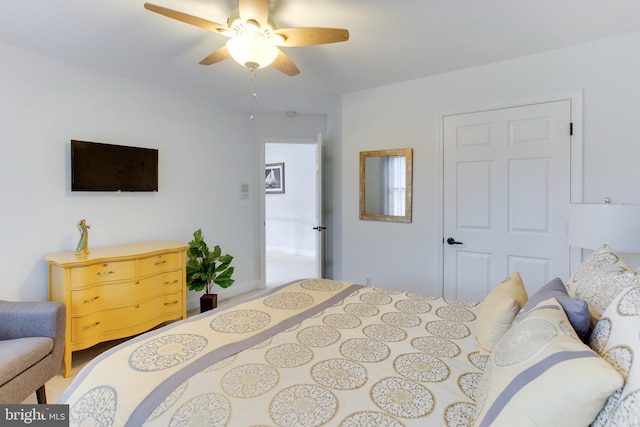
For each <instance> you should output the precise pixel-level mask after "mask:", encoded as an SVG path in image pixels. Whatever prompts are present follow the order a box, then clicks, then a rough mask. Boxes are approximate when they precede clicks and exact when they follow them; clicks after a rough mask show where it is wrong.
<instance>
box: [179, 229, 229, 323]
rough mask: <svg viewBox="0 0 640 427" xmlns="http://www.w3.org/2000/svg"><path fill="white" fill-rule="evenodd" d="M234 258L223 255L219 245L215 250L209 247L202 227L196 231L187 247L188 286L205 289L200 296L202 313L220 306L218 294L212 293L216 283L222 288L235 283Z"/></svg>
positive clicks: (199, 289) (191, 288)
mask: <svg viewBox="0 0 640 427" xmlns="http://www.w3.org/2000/svg"><path fill="white" fill-rule="evenodd" d="M232 260H233V257H232V256H231V255H229V254H225V255H222V250H221V249H220V246H218V245H216V246H215V247H214V248H213V251H212V250H210V249H209V246H207V243H206V242H205V241H204V238H203V237H202V229H198V230H196V231H194V233H193V240H192V241H190V242H189V249H187V288H189V290H190V291H201V290H203V289H204V294H203V295H202V296H201V297H200V312H201V313H203V312H205V311H208V310H212V309H214V308H216V307H217V306H218V294H214V293H211V291H212V288H213V285H214V284H216V285H218V286H220V287H221V288H228V287H229V286H231V285H233V282H234V280H233V279H232V278H231V276H232V275H233V271H234V267H232V266H231V261H232Z"/></svg>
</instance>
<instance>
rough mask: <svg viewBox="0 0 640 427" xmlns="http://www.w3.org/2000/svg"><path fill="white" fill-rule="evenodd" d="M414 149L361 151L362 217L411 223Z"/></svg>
mask: <svg viewBox="0 0 640 427" xmlns="http://www.w3.org/2000/svg"><path fill="white" fill-rule="evenodd" d="M412 175H413V150H412V149H411V148H402V149H397V150H379V151H361V152H360V219H371V220H378V221H399V222H411V193H412Z"/></svg>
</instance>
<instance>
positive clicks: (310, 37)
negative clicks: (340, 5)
mask: <svg viewBox="0 0 640 427" xmlns="http://www.w3.org/2000/svg"><path fill="white" fill-rule="evenodd" d="M274 33H275V34H280V35H282V36H284V38H285V40H284V43H282V44H281V45H280V46H284V47H291V46H312V45H316V44H326V43H337V42H346V41H347V40H349V30H343V29H340V28H280V29H278V30H276V31H274Z"/></svg>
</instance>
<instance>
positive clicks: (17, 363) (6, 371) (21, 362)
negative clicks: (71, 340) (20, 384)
mask: <svg viewBox="0 0 640 427" xmlns="http://www.w3.org/2000/svg"><path fill="white" fill-rule="evenodd" d="M51 350H53V339H51V338H40V337H29V338H16V339H13V340H4V341H0V385H2V384H4V383H6V382H8V381H9V380H11V379H13V378H15V377H17V376H18V375H19V374H21V373H22V372H24V371H26V370H27V369H29V368H30V367H31V366H33V365H35V364H36V363H38V362H39V361H40V360H42V359H44V358H45V357H46V356H47V355H48V354H49V353H51ZM17 355H20V357H16V356H17Z"/></svg>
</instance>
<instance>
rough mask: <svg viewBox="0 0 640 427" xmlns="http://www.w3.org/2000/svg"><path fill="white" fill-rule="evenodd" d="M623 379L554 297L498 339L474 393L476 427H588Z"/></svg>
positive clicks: (541, 303)
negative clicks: (578, 330)
mask: <svg viewBox="0 0 640 427" xmlns="http://www.w3.org/2000/svg"><path fill="white" fill-rule="evenodd" d="M622 382H623V379H622V376H621V375H620V374H619V373H618V372H617V371H616V370H615V369H614V368H613V367H612V366H611V365H610V364H609V363H607V362H606V361H605V360H604V359H602V358H601V357H599V356H598V355H597V354H596V353H595V352H594V351H593V350H591V349H590V348H589V347H588V346H587V345H586V344H584V343H583V342H582V341H580V339H579V338H578V336H577V335H576V333H575V331H574V330H573V328H572V327H571V324H570V323H569V319H568V318H567V315H566V314H565V312H564V310H563V309H562V306H561V305H560V303H559V302H558V301H557V300H556V299H555V298H550V299H548V300H545V301H542V302H540V303H539V304H538V305H537V306H536V307H535V308H534V309H533V310H531V311H529V312H528V313H527V314H526V315H525V316H524V317H523V318H522V319H521V320H520V321H518V322H517V323H515V324H514V325H513V327H512V328H511V329H509V331H507V333H506V334H504V336H503V337H502V338H501V339H500V341H499V342H498V344H497V345H496V347H495V349H494V350H493V352H492V353H491V356H490V357H489V360H488V361H487V366H486V368H485V370H484V372H483V374H482V376H481V378H480V381H478V388H477V389H476V396H477V397H476V399H477V411H476V413H477V414H478V416H477V418H476V420H475V424H474V426H476V427H487V426H492V427H501V426H505V427H513V426H518V427H529V426H531V427H533V426H562V427H573V426H575V427H584V426H587V425H589V424H590V423H591V422H592V421H593V419H594V418H595V417H596V415H597V414H598V412H599V411H600V410H601V409H602V407H603V406H604V404H605V402H606V400H607V398H608V397H609V396H610V395H611V394H612V393H613V392H614V391H615V390H617V389H618V388H619V387H620V386H621V385H622Z"/></svg>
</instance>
